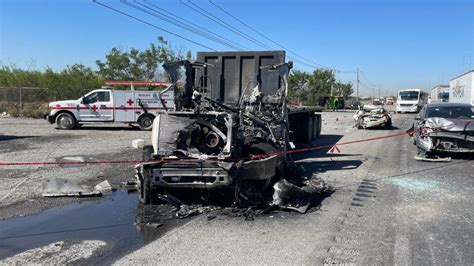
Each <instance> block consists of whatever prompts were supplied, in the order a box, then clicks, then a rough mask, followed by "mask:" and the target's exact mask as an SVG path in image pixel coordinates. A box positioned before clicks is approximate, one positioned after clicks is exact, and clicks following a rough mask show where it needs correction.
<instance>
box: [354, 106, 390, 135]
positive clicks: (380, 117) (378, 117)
mask: <svg viewBox="0 0 474 266" xmlns="http://www.w3.org/2000/svg"><path fill="white" fill-rule="evenodd" d="M352 117H353V118H354V121H355V127H356V128H358V129H366V128H386V129H391V128H392V116H391V115H390V112H389V111H387V110H386V109H384V108H383V106H380V105H364V106H363V108H361V109H360V110H357V111H356V113H355V114H354V115H353V116H352Z"/></svg>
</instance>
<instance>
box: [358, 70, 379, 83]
mask: <svg viewBox="0 0 474 266" xmlns="http://www.w3.org/2000/svg"><path fill="white" fill-rule="evenodd" d="M360 73H362V77H363V78H364V79H365V81H367V83H368V84H369V85H370V86H372V87H377V86H378V85H375V83H372V82H371V81H370V80H369V79H368V78H367V77H366V76H365V74H364V71H362V70H361V71H360Z"/></svg>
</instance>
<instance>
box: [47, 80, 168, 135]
mask: <svg viewBox="0 0 474 266" xmlns="http://www.w3.org/2000/svg"><path fill="white" fill-rule="evenodd" d="M106 85H130V87H131V89H130V90H114V89H110V88H105V89H97V90H93V91H91V92H89V93H87V94H86V95H84V96H83V97H81V98H79V99H77V100H66V101H55V102H50V103H49V112H48V114H47V115H45V119H46V120H48V121H49V122H50V123H51V124H53V123H56V124H57V127H58V128H59V129H73V128H76V127H80V126H81V125H82V124H85V123H103V122H119V123H128V124H138V126H139V127H140V129H143V130H149V129H151V127H152V125H153V119H154V118H155V117H156V115H157V113H159V112H160V111H163V110H174V92H173V90H172V89H171V84H170V83H165V82H129V81H127V82H108V83H106ZM134 86H167V88H166V89H164V90H162V91H150V90H147V91H144V90H135V89H134Z"/></svg>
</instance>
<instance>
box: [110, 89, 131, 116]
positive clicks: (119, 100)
mask: <svg viewBox="0 0 474 266" xmlns="http://www.w3.org/2000/svg"><path fill="white" fill-rule="evenodd" d="M112 94H113V96H114V107H115V122H129V123H134V122H136V118H135V107H136V105H137V103H136V101H135V96H134V92H132V91H114V92H113V93H112Z"/></svg>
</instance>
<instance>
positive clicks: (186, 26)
mask: <svg viewBox="0 0 474 266" xmlns="http://www.w3.org/2000/svg"><path fill="white" fill-rule="evenodd" d="M121 2H122V3H124V4H126V5H129V6H131V7H133V8H135V9H138V10H141V11H142V12H145V13H148V14H149V15H152V16H154V17H156V18H158V19H161V20H164V21H166V22H168V23H171V24H173V25H175V26H178V27H180V28H183V29H185V30H187V31H190V32H192V33H194V34H197V35H200V36H201V37H204V38H206V39H208V40H211V41H214V42H217V43H220V44H222V45H224V46H227V47H229V48H231V49H235V50H241V46H240V45H239V44H237V43H235V42H233V41H231V40H229V39H227V38H225V37H222V36H220V35H218V34H215V33H213V32H211V31H208V30H205V29H203V28H201V27H198V26H196V25H195V24H193V23H192V22H190V21H187V20H185V19H183V18H180V17H178V16H175V15H174V16H173V17H172V16H169V15H166V14H164V13H163V12H160V11H159V10H157V9H156V8H158V9H160V10H162V11H164V12H167V13H169V12H168V11H166V10H164V9H162V8H160V7H158V6H156V5H153V4H152V3H149V2H147V1H146V0H145V1H144V2H145V3H147V4H148V5H151V6H153V7H155V8H152V7H150V6H147V5H145V4H142V3H140V2H138V1H137V0H134V2H135V3H137V4H138V5H140V6H142V7H143V8H145V9H148V10H151V12H153V13H150V11H147V10H144V9H143V8H140V7H138V6H136V5H134V4H131V3H129V2H128V1H125V0H121ZM169 14H170V13H169ZM177 19H180V20H181V21H179V20H177ZM183 21H184V22H183Z"/></svg>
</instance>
